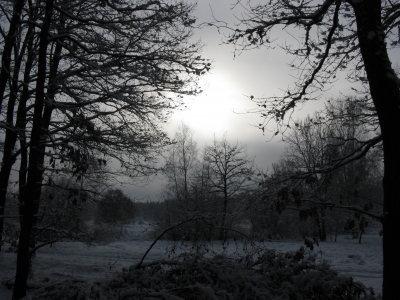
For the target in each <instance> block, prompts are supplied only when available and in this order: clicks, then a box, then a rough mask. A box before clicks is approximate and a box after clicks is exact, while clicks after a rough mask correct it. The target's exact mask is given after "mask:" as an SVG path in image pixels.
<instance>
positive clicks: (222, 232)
mask: <svg viewBox="0 0 400 300" xmlns="http://www.w3.org/2000/svg"><path fill="white" fill-rule="evenodd" d="M227 210H228V192H227V191H226V184H225V189H224V207H223V211H222V220H221V230H220V233H219V239H220V240H221V241H225V240H226V230H225V227H226V212H227Z"/></svg>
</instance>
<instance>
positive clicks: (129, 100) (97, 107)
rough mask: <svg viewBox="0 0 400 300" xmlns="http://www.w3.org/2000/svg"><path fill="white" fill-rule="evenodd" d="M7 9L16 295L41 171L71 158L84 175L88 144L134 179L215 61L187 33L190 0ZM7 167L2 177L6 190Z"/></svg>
mask: <svg viewBox="0 0 400 300" xmlns="http://www.w3.org/2000/svg"><path fill="white" fill-rule="evenodd" d="M21 6H22V7H21ZM1 8H2V12H4V14H8V15H7V18H5V19H4V21H5V22H7V24H8V25H9V26H5V27H4V28H8V32H7V33H5V32H3V31H2V32H1V33H2V38H3V40H2V45H3V46H4V50H5V51H2V53H3V60H2V62H3V63H4V64H3V68H2V72H1V76H0V79H1V83H0V91H1V92H2V94H1V100H2V104H3V107H7V120H6V121H4V122H2V123H1V128H2V129H3V130H4V129H5V130H6V136H5V141H6V142H5V144H4V149H5V150H4V151H5V152H6V151H9V152H10V155H8V156H6V157H4V156H3V163H2V166H5V165H7V167H8V166H9V165H12V164H13V162H14V161H15V159H16V158H18V157H20V171H19V185H20V193H19V194H20V202H21V234H20V242H19V249H18V259H17V276H16V284H15V288H14V296H13V298H14V299H19V298H22V297H23V296H24V295H25V293H26V280H27V275H28V269H27V266H28V265H29V263H28V261H29V251H30V243H31V238H32V229H33V227H34V224H35V216H36V213H37V211H38V208H39V203H40V198H41V188H42V182H43V178H44V177H46V176H48V174H49V171H51V170H55V169H57V170H58V171H62V170H64V168H65V167H64V166H63V164H64V162H66V161H69V162H72V165H73V170H72V173H73V174H74V176H76V177H78V176H81V174H83V173H85V172H86V171H87V169H88V159H89V156H88V155H87V152H88V151H89V152H91V154H92V155H90V156H94V157H96V159H101V160H105V159H113V160H114V162H116V161H118V162H119V163H120V164H121V172H123V173H124V174H125V175H128V176H131V177H132V178H137V179H138V178H140V177H141V176H147V175H149V174H151V172H153V171H154V170H155V169H156V168H155V162H156V158H157V153H158V151H159V149H160V147H162V146H164V145H166V144H169V140H168V138H167V136H166V134H165V133H164V132H163V131H162V129H161V127H160V126H159V123H161V122H164V121H165V120H166V119H167V117H168V115H169V114H170V113H171V112H172V111H173V110H174V109H177V108H178V107H180V105H181V104H182V103H183V102H182V98H183V97H184V96H185V95H196V94H198V93H199V92H200V90H199V88H198V85H197V80H198V78H199V76H201V75H202V74H204V73H205V72H207V71H208V70H209V68H210V63H209V62H207V61H205V60H204V59H202V58H201V57H199V55H198V54H199V51H200V48H201V46H200V45H199V44H198V43H191V42H190V41H189V39H190V37H191V35H192V26H193V23H194V22H195V20H194V18H193V17H192V16H191V14H192V12H193V9H194V5H189V4H187V3H185V2H184V1H176V2H173V3H170V2H168V1H149V0H141V1H131V0H126V1H100V2H99V1H97V0H93V1H91V0H90V1H81V0H77V1H63V0H47V1H44V2H43V1H5V2H4V3H3V2H2V3H1ZM12 16H15V17H12ZM8 37H10V38H8ZM10 44H11V45H12V46H11V48H10ZM9 53H11V54H12V55H9ZM20 57H22V59H21V60H20V61H21V66H20V67H19V66H18V61H19V60H18V59H19V58H20ZM15 74H17V75H18V76H14V75H15ZM13 82H17V83H18V84H17V85H12V84H11V83H13ZM7 83H10V84H7ZM2 87H4V91H3V90H2V89H3V88H2ZM14 87H17V88H18V89H15V90H13V89H14ZM5 91H8V94H7V93H6V92H5ZM15 96H16V97H15ZM5 99H8V102H7V103H6V102H5ZM13 101H14V102H13ZM16 103H18V108H17V107H16V105H15V104H16ZM15 134H16V135H15ZM12 135H14V137H15V136H16V137H17V138H19V140H20V148H19V149H15V145H16V143H15V141H13V139H14V140H15V138H14V137H13V136H12ZM10 137H12V138H13V139H11V141H10V142H9V140H10ZM10 149H11V150H10ZM10 169H11V168H8V169H4V174H2V175H1V176H0V177H1V188H0V190H1V192H2V193H3V192H5V191H6V189H7V184H8V181H9V179H8V178H9V170H10ZM4 199H5V198H4ZM4 203H5V201H4ZM4 203H0V206H1V209H3V208H4ZM0 212H1V211H0Z"/></svg>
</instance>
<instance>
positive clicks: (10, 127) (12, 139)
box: [0, 26, 33, 251]
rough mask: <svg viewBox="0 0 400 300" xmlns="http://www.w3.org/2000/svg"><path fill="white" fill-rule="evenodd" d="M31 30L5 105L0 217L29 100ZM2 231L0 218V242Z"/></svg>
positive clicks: (18, 58) (15, 68)
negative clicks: (21, 83)
mask: <svg viewBox="0 0 400 300" xmlns="http://www.w3.org/2000/svg"><path fill="white" fill-rule="evenodd" d="M32 28H33V26H31V28H30V30H28V33H27V35H26V40H25V42H24V45H23V47H22V49H20V52H19V53H16V54H15V56H17V55H18V57H17V59H16V63H15V66H14V72H13V73H14V75H13V80H12V87H11V93H10V96H9V100H8V105H7V128H6V134H5V140H4V150H3V158H2V164H1V170H0V215H4V209H5V206H6V196H7V189H8V184H9V179H10V174H11V168H12V166H13V165H14V163H15V160H16V157H17V155H16V154H15V153H14V148H15V144H16V142H17V137H18V131H19V127H20V125H21V122H20V121H19V120H20V119H21V114H26V111H25V107H26V102H27V100H28V99H29V88H28V81H29V75H30V72H31V69H32V63H33V52H32V43H33V38H32V36H31V34H32ZM25 50H27V61H26V65H25V71H24V83H26V84H25V85H24V88H23V91H22V93H21V95H20V101H19V105H18V112H17V121H16V124H15V126H14V108H15V104H16V100H17V95H18V84H19V82H18V74H19V72H20V68H21V62H22V58H23V56H24V53H25ZM21 106H22V107H23V109H20V107H21ZM24 124H25V122H24ZM3 230H4V218H0V241H1V240H2V237H3ZM0 251H1V243H0Z"/></svg>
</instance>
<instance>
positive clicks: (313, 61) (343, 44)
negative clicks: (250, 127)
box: [215, 0, 400, 299]
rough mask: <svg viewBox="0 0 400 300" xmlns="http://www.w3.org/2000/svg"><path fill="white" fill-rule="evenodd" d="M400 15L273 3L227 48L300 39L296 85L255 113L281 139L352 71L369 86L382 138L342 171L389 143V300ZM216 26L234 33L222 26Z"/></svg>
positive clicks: (329, 3) (328, 0)
mask: <svg viewBox="0 0 400 300" xmlns="http://www.w3.org/2000/svg"><path fill="white" fill-rule="evenodd" d="M238 4H241V2H240V1H238ZM399 12H400V3H399V1H386V0H368V1H359V0H321V1H278V0H271V1H268V3H266V4H258V5H254V6H252V5H251V4H249V5H248V6H246V13H245V14H243V17H242V18H241V24H240V25H241V26H240V25H239V26H238V27H237V28H230V29H231V30H232V31H231V34H230V36H229V37H228V39H227V41H226V42H227V43H232V44H234V45H235V47H236V48H237V49H240V50H245V49H252V48H257V47H260V46H267V47H274V45H276V43H275V41H276V39H274V37H273V34H272V30H273V29H274V28H282V27H283V28H284V29H285V30H286V31H287V32H289V34H291V36H292V37H295V38H296V39H297V41H296V42H295V43H294V45H292V44H287V45H284V46H283V48H284V49H285V50H286V51H287V53H288V54H291V55H294V60H293V62H292V64H291V66H292V67H293V68H294V69H295V70H296V74H297V75H296V76H297V81H296V84H295V85H294V86H293V87H292V88H289V89H288V90H287V91H286V92H284V94H283V95H282V96H273V97H271V98H266V99H255V98H254V97H251V98H252V100H254V101H255V102H256V104H257V105H258V108H256V110H255V111H256V112H259V113H260V114H261V116H262V118H263V122H262V123H261V124H260V129H262V130H264V131H265V130H266V129H267V128H266V126H267V124H268V123H270V122H275V123H276V130H275V131H274V134H279V133H282V132H285V131H286V130H287V128H289V127H288V126H293V125H294V121H293V120H292V118H291V115H292V113H293V111H294V109H295V108H296V107H297V106H299V105H301V103H304V102H306V101H309V100H310V99H318V98H319V94H320V91H321V90H323V88H324V87H326V86H327V85H329V84H332V83H334V81H335V77H336V75H337V73H338V71H341V70H347V71H348V74H349V79H350V80H353V81H355V82H361V83H362V85H363V89H364V90H360V91H359V92H362V93H364V95H365V97H366V98H365V101H366V102H368V103H372V104H373V105H372V106H371V107H372V108H373V109H374V111H375V112H376V116H377V118H378V120H379V127H380V132H381V134H380V135H379V136H376V137H374V138H371V139H370V140H368V141H365V143H364V145H363V146H362V147H361V148H360V149H359V150H358V151H356V152H354V153H353V155H352V157H347V158H346V159H343V160H342V161H341V163H340V164H339V165H343V164H345V163H346V162H348V161H351V160H353V159H357V158H359V157H361V156H363V155H365V153H366V152H367V151H368V150H369V149H370V148H371V147H372V146H373V145H376V144H377V143H379V142H381V141H382V143H383V151H384V176H383V189H384V212H383V215H382V218H381V222H382V224H383V232H384V236H383V256H384V258H383V260H384V263H383V265H384V267H383V277H384V278H383V297H384V299H389V298H390V297H391V295H393V294H395V291H396V290H397V282H396V279H395V278H396V277H397V273H398V269H399V268H400V257H399V255H398V252H399V251H400V240H399V239H398V237H399V236H400V201H398V199H399V195H400V190H399V189H400V186H399V181H400V156H399V153H400V132H399V128H400V110H399V105H400V92H399V86H400V80H399V79H398V77H397V75H396V72H395V70H394V69H393V67H392V64H391V61H390V58H389V55H388V49H389V47H391V46H396V45H397V44H398V36H397V33H396V30H395V29H396V28H397V27H398V24H399V16H400V14H399ZM215 25H216V26H219V27H228V26H227V25H224V24H221V23H216V24H215ZM292 29H293V32H292V33H290V31H291V30H292ZM337 166H338V165H336V166H335V167H337ZM328 168H332V167H329V166H328ZM320 171H321V172H326V171H327V169H320Z"/></svg>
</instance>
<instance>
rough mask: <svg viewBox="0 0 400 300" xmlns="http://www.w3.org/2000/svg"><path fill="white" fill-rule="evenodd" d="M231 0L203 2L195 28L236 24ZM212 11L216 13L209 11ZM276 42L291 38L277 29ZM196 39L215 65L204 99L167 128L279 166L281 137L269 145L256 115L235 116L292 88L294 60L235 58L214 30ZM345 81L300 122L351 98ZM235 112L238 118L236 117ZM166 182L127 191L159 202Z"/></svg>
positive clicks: (190, 102) (265, 55)
mask: <svg viewBox="0 0 400 300" xmlns="http://www.w3.org/2000/svg"><path fill="white" fill-rule="evenodd" d="M232 2H234V1H233V0H219V1H211V0H199V1H198V6H197V10H196V16H197V18H198V20H197V23H196V24H201V23H203V22H211V21H213V16H212V12H213V14H214V16H215V18H217V19H218V20H223V21H227V22H228V23H230V24H231V25H232V24H234V23H235V24H237V23H238V21H237V19H236V18H235V14H236V15H239V13H240V9H239V7H237V8H235V9H234V10H231V7H232ZM210 7H212V11H211V8H210ZM274 33H275V35H276V37H278V40H277V42H276V44H277V45H281V44H283V43H285V42H289V41H288V39H289V38H290V37H289V35H288V34H287V33H286V32H284V31H280V30H277V31H275V32H274ZM194 39H195V40H198V39H200V40H201V41H202V42H203V44H205V46H204V49H203V52H202V56H203V57H204V58H208V59H212V60H213V68H212V70H211V72H210V74H208V75H207V76H206V77H205V78H204V79H203V81H202V82H203V85H202V89H203V90H204V92H203V94H202V95H200V96H198V97H196V98H194V99H187V109H185V110H184V111H178V112H176V113H175V114H174V115H173V116H172V118H171V120H170V122H169V124H168V125H167V127H166V129H167V132H168V133H169V135H170V137H173V135H174V132H175V130H176V129H177V127H178V126H179V124H181V122H182V121H183V122H184V123H186V124H188V125H189V126H190V127H191V128H192V129H193V130H194V133H195V139H197V141H198V146H199V147H203V146H204V145H205V144H207V143H208V144H209V143H210V142H211V140H212V138H213V136H214V134H215V135H216V137H217V138H219V137H222V135H223V134H224V133H225V132H227V133H228V140H230V141H232V142H233V143H235V142H236V141H239V143H243V144H247V145H248V154H249V155H250V156H256V159H255V162H256V165H257V166H259V167H260V168H261V169H264V170H266V168H267V167H268V166H270V165H271V164H272V163H274V162H277V161H278V160H279V157H280V153H282V151H283V149H284V143H283V142H282V141H281V140H280V138H276V139H274V140H273V141H270V142H267V140H268V139H269V138H270V136H268V135H266V136H263V135H262V132H261V130H259V129H257V128H256V127H254V126H251V125H254V124H258V123H260V122H259V121H260V118H259V115H257V114H237V113H243V112H246V110H250V109H252V108H254V107H255V105H254V103H252V102H251V101H250V100H249V99H248V98H247V97H246V96H250V95H254V96H255V97H256V98H257V97H268V96H272V95H274V94H275V95H281V94H282V90H286V89H287V87H288V86H289V85H290V84H292V83H293V77H292V76H291V75H295V74H293V73H292V70H291V68H290V67H289V66H288V63H289V62H290V61H291V59H293V57H292V56H290V55H287V54H286V53H285V52H284V51H283V50H281V49H280V48H279V47H276V48H275V49H273V50H269V49H268V50H267V49H266V48H262V49H257V50H251V51H247V52H243V53H242V54H240V55H237V56H236V57H235V58H234V54H233V51H234V48H233V46H232V45H223V44H222V42H221V40H222V39H223V35H222V34H219V33H218V31H217V29H216V28H214V27H205V28H202V29H200V30H197V31H196V33H195V36H194ZM344 75H345V74H343V78H339V80H338V82H337V83H336V84H335V86H333V87H332V88H331V89H330V90H329V91H328V92H326V93H324V94H323V96H322V98H321V100H320V101H313V102H310V103H308V104H307V105H306V106H305V107H303V108H302V109H301V110H299V109H297V115H296V116H297V117H304V116H305V115H307V114H311V113H312V112H313V111H314V110H316V109H321V108H322V107H323V106H324V99H329V98H330V97H335V96H339V95H340V93H342V94H351V90H350V87H351V85H350V83H348V82H347V81H346V80H345V76H344ZM235 112H237V113H235ZM161 186H162V182H160V181H159V180H156V181H154V182H153V183H151V184H149V185H148V186H147V187H145V188H136V187H132V186H129V187H126V188H125V191H126V192H127V193H128V194H129V195H130V196H131V197H132V198H136V199H139V198H143V197H145V196H146V195H148V196H149V197H150V198H151V200H153V201H156V200H157V195H158V194H159V191H160V188H161Z"/></svg>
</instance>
